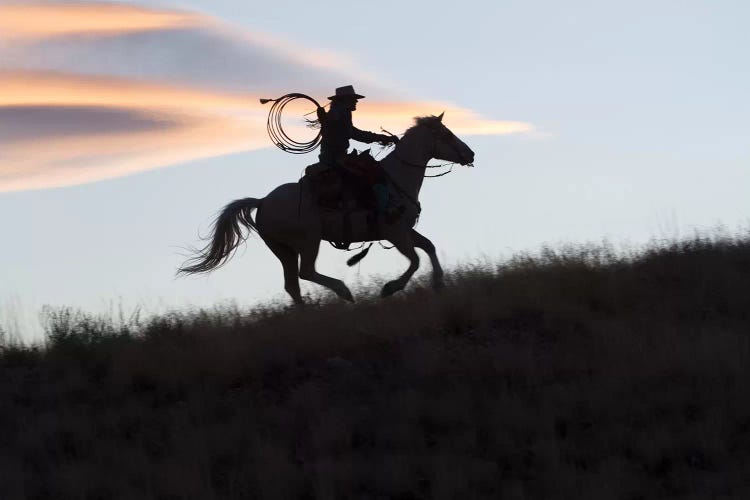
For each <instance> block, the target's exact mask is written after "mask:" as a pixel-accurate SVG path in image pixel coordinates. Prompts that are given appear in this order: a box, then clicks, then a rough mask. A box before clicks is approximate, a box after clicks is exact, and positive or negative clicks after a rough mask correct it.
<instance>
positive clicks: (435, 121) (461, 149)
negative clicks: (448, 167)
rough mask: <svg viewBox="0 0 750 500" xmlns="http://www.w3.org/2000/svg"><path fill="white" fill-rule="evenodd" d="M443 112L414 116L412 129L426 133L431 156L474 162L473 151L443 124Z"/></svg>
mask: <svg viewBox="0 0 750 500" xmlns="http://www.w3.org/2000/svg"><path fill="white" fill-rule="evenodd" d="M444 114H445V113H441V114H440V115H439V116H423V117H421V118H416V119H415V121H416V125H415V126H414V127H412V129H413V130H415V131H417V130H419V131H424V132H423V133H425V134H427V135H428V139H427V140H428V141H429V142H430V143H431V144H432V149H431V150H430V151H431V152H430V157H431V158H434V159H437V160H443V161H450V162H455V163H460V164H461V165H471V164H472V163H474V151H472V150H471V148H469V146H467V145H466V143H465V142H464V141H462V140H461V139H459V138H458V137H456V135H455V134H454V133H453V132H451V131H450V130H449V129H448V127H446V126H445V125H444V124H443V115H444Z"/></svg>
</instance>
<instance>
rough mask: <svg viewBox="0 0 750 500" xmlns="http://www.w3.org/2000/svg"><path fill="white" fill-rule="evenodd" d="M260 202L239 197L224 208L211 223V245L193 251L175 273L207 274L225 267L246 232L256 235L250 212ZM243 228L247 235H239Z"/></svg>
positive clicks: (243, 239) (242, 241) (255, 227)
mask: <svg viewBox="0 0 750 500" xmlns="http://www.w3.org/2000/svg"><path fill="white" fill-rule="evenodd" d="M260 203H261V200H259V199H257V198H243V199H241V200H235V201H233V202H232V203H230V204H229V205H227V206H226V207H224V210H222V211H221V214H219V216H218V217H217V218H216V221H214V224H213V236H212V237H211V238H210V239H211V242H210V243H208V244H207V245H206V246H205V247H204V248H203V249H202V250H197V251H196V254H197V255H195V256H194V257H192V258H190V259H188V260H187V261H186V262H185V264H183V266H182V267H180V268H179V269H178V270H177V274H178V275H180V274H197V273H207V272H210V271H213V270H214V269H218V268H220V267H221V266H223V265H224V264H226V263H227V262H228V261H229V259H230V258H231V257H232V254H234V251H235V250H237V247H239V246H240V244H242V243H244V242H245V240H246V239H247V237H248V236H249V235H250V233H252V232H253V231H255V232H256V233H257V232H258V227H257V226H256V224H255V221H254V220H253V216H252V211H253V209H256V208H258V207H260ZM243 227H244V228H246V229H247V230H248V232H247V234H243Z"/></svg>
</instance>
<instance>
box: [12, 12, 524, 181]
mask: <svg viewBox="0 0 750 500" xmlns="http://www.w3.org/2000/svg"><path fill="white" fill-rule="evenodd" d="M22 18H23V19H30V20H31V21H30V22H21V21H20V20H21V19H22ZM0 33H2V34H0V192H2V191H13V190H23V189H39V188H49V187H58V186H65V185H72V184H79V183H84V182H93V181H97V180H102V179H109V178H112V177H116V176H122V175H128V174H132V173H135V172H140V171H145V170H149V169H153V168H159V167H164V166H167V165H174V164H178V163H183V162H186V161H190V160H194V159H198V158H204V157H210V156H216V155H222V154H227V153H232V152H238V151H248V150H252V149H258V148H262V147H269V146H271V144H270V141H269V140H268V138H267V136H266V130H265V119H266V116H267V113H268V106H265V107H264V106H261V105H260V104H259V102H258V98H259V97H275V96H278V95H281V94H284V93H286V92H289V91H298V90H303V91H305V92H308V93H311V94H313V95H318V96H326V95H329V94H330V92H331V90H332V89H333V88H334V87H336V86H339V85H342V84H347V83H355V85H356V86H357V89H358V90H360V91H361V92H364V93H365V94H366V95H370V96H376V97H377V98H373V97H371V98H369V99H366V100H364V101H363V102H362V103H361V105H360V107H359V111H357V116H356V120H357V124H358V126H360V127H361V128H369V129H371V130H377V129H378V128H379V127H380V126H381V125H382V126H384V127H386V128H388V129H389V130H392V131H394V132H398V131H402V130H403V129H405V128H407V127H409V126H410V125H411V121H412V117H414V116H420V115H426V114H435V113H439V112H441V111H443V110H445V111H446V118H445V122H446V124H447V125H448V126H449V127H450V128H451V129H452V130H454V131H455V132H456V133H458V134H463V135H477V134H512V133H528V132H530V131H532V130H533V127H532V126H531V125H530V124H527V123H523V122H517V121H500V120H488V119H485V118H483V117H481V116H480V115H479V114H477V113H475V112H473V111H471V110H468V109H465V108H462V107H461V106H458V105H455V104H449V103H442V102H432V101H420V100H414V99H408V98H406V97H404V95H403V94H402V93H401V92H399V91H398V89H396V88H394V87H393V86H389V85H385V84H382V83H381V82H379V81H378V80H376V79H374V78H368V77H366V75H365V74H364V73H363V72H362V71H361V70H359V69H357V68H356V66H355V65H353V64H351V63H349V62H347V60H346V58H345V57H342V56H340V55H337V54H331V53H325V52H315V51H311V50H309V49H308V48H298V47H294V46H293V45H291V44H289V43H288V42H285V41H283V40H279V39H277V38H276V37H274V36H273V35H270V34H263V33H255V32H253V33H249V32H243V31H239V30H237V29H235V28H232V27H229V26H228V25H226V24H224V23H221V22H220V21H219V20H217V19H214V18H211V17H209V16H204V15H202V14H197V13H191V12H184V11H175V10H158V9H147V8H143V7H136V6H131V5H124V4H110V3H106V4H103V3H63V2H57V3H44V4H39V3H32V4H10V5H8V4H6V5H0ZM300 86H304V89H301V88H300ZM321 100H325V99H324V97H321ZM311 110H312V108H310V109H299V110H298V113H299V114H300V115H301V114H302V112H303V111H311ZM300 123H301V120H300ZM298 130H299V129H298ZM302 133H307V134H309V131H308V132H304V131H303V132H302Z"/></svg>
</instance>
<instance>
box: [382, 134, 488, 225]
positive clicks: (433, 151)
mask: <svg viewBox="0 0 750 500" xmlns="http://www.w3.org/2000/svg"><path fill="white" fill-rule="evenodd" d="M380 130H382V131H383V132H385V133H386V134H389V135H392V136H395V134H392V133H390V132H388V131H387V130H385V129H384V128H382V127H381V129H380ZM446 130H447V129H446ZM448 133H449V134H450V135H451V136H453V137H454V138H456V137H455V135H454V134H453V133H452V132H450V131H448ZM432 136H433V139H434V141H433V144H432V148H431V152H430V158H434V157H435V155H436V153H437V146H438V143H439V142H440V141H439V140H438V137H437V132H433V134H432ZM449 144H450V146H451V147H452V148H453V150H454V151H455V153H456V156H458V157H459V158H461V157H462V156H463V155H462V154H461V152H460V151H459V150H458V147H457V146H456V144H455V143H454V142H450V143H449ZM393 155H394V157H395V158H396V159H397V160H398V161H399V162H401V163H402V164H403V165H406V166H408V167H412V168H419V169H424V170H425V174H424V177H425V178H427V179H433V178H435V177H442V176H444V175H448V174H450V173H451V172H452V171H453V167H454V166H455V165H466V166H468V167H473V166H474V163H473V162H472V163H465V164H462V163H459V162H457V161H450V162H445V163H441V164H440V165H419V164H418V163H414V162H411V161H408V160H404V159H403V158H402V157H401V156H400V155H398V154H396V153H395V151H394V153H393ZM444 167H449V168H448V170H446V171H445V172H441V173H439V174H436V175H427V173H426V172H427V170H426V169H428V168H444ZM384 172H385V171H384ZM385 175H386V178H387V179H388V182H390V183H391V185H392V186H393V187H394V188H396V191H398V192H399V193H400V194H401V195H402V196H403V197H404V198H406V199H407V200H409V201H410V202H411V203H412V204H413V205H414V206H415V207H416V208H417V215H419V214H420V213H421V212H422V205H421V204H420V203H419V201H418V200H416V199H414V197H413V196H411V195H410V194H409V193H407V192H406V191H405V190H404V189H403V188H402V187H401V186H400V185H399V184H398V183H397V182H396V181H395V180H394V179H393V177H391V176H390V175H388V172H385Z"/></svg>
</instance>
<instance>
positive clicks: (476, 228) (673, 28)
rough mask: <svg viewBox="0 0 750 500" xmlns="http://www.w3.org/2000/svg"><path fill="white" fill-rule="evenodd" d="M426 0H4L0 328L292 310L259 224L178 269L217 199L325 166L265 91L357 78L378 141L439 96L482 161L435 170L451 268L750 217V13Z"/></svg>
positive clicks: (436, 201) (425, 219)
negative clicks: (268, 124) (233, 307)
mask: <svg viewBox="0 0 750 500" xmlns="http://www.w3.org/2000/svg"><path fill="white" fill-rule="evenodd" d="M436 5H437V4H435V3H434V2H426V1H425V2H422V1H413V2H395V1H389V0H383V1H379V2H373V3H370V2H367V3H362V4H356V5H355V4H352V3H351V2H341V1H322V2H315V3H313V2H292V1H277V2H274V3H273V4H269V5H267V6H259V5H258V4H257V3H252V2H236V1H223V0H211V1H208V0H191V1H177V2H175V1H164V2H162V1H159V2H138V3H134V2H103V1H100V2H71V1H67V2H23V3H19V2H4V1H2V0H0V226H1V227H2V228H3V238H2V243H3V244H2V245H0V258H2V262H3V265H2V267H0V326H2V327H3V328H4V329H5V330H6V331H11V332H12V333H14V334H16V335H19V336H22V337H24V338H27V339H30V338H33V337H34V336H38V335H39V331H40V328H39V321H38V316H39V311H40V309H41V308H42V307H43V306H45V305H50V306H52V307H61V306H71V307H76V308H82V309H85V310H87V311H92V312H97V313H98V312H101V313H104V314H114V313H117V311H119V310H120V309H122V310H123V311H124V313H125V314H129V313H130V312H132V311H133V310H135V309H136V308H138V307H140V308H142V309H143V311H144V312H146V313H149V312H153V313H157V312H162V311H165V310H168V309H170V308H186V307H192V306H202V307H205V306H211V305H213V304H220V303H225V302H227V301H234V302H236V303H237V304H239V305H240V306H243V307H246V306H251V305H252V304H255V303H259V302H269V301H273V300H286V297H285V295H284V292H283V288H282V283H283V280H282V275H281V267H280V265H279V264H278V262H277V261H276V260H275V258H274V257H273V255H272V254H271V253H270V251H269V250H268V249H267V248H265V246H264V245H263V244H262V243H261V242H260V241H259V240H258V239H257V238H256V239H252V238H251V239H250V240H248V242H247V244H246V246H245V248H243V249H242V250H241V251H240V252H239V253H238V255H237V257H236V258H235V259H234V260H233V261H232V262H230V263H229V264H228V265H227V266H226V267H225V268H223V269H220V270H218V271H216V272H214V273H212V274H211V275H209V276H207V277H196V278H179V279H176V278H175V277H174V272H175V270H176V268H177V267H178V266H179V265H180V264H181V263H182V261H183V260H184V256H185V247H188V246H190V245H193V246H195V245H198V244H199V243H200V242H199V240H198V236H199V234H200V235H205V234H206V233H207V232H208V230H209V228H210V223H211V221H212V219H213V217H214V216H215V215H216V213H217V212H218V211H219V210H220V209H221V208H222V207H223V206H224V205H225V204H226V203H228V202H229V201H231V200H233V199H236V198H241V197H246V196H253V197H261V196H264V195H265V194H267V193H268V192H269V191H270V190H272V189H273V188H274V187H275V186H277V185H279V184H282V183H285V182H291V181H295V180H296V179H298V178H299V176H300V173H301V171H302V170H303V169H304V167H305V166H306V165H307V164H309V163H312V162H314V161H315V154H311V155H308V156H296V155H289V154H285V153H284V152H282V151H280V150H278V149H276V148H274V147H273V146H272V144H271V143H270V140H269V139H268V137H267V135H266V130H265V120H266V114H267V112H268V107H267V106H265V107H264V106H261V105H260V104H259V102H258V98H259V97H277V96H279V95H282V94H284V93H287V92H303V93H306V94H310V95H312V96H314V97H315V98H316V99H318V100H319V101H321V102H322V101H326V99H325V98H326V96H328V95H331V94H332V93H333V90H334V89H335V88H336V87H338V86H341V85H347V84H352V85H354V87H355V89H356V90H357V91H358V92H359V93H362V94H364V95H366V96H367V98H366V99H364V100H363V101H362V102H361V103H360V105H359V107H358V111H356V113H355V116H354V119H355V124H356V125H357V126H359V127H360V128H363V129H369V130H373V131H379V129H380V127H384V128H386V129H388V130H391V131H394V132H399V131H403V130H404V129H405V128H407V127H408V126H409V125H410V124H411V120H412V117H414V116H418V115H425V114H438V113H440V112H442V111H445V112H446V114H445V119H444V123H445V124H446V125H447V126H448V127H449V128H450V129H451V130H453V131H454V132H455V133H456V134H457V135H458V136H459V137H461V138H462V139H463V140H464V141H465V142H466V143H467V144H468V145H469V146H470V147H471V148H472V149H473V150H474V151H475V152H476V161H475V165H476V167H475V168H473V169H470V168H464V167H461V168H458V169H455V170H454V172H453V173H451V174H450V175H448V176H445V177H441V178H439V179H434V180H429V181H426V182H425V186H424V187H423V190H422V193H421V201H422V205H423V207H424V210H423V214H422V217H421V219H420V221H419V230H420V231H421V232H422V233H423V234H425V235H426V236H428V237H429V238H431V239H432V240H433V242H434V243H435V244H436V246H437V248H438V255H439V256H440V257H441V259H442V260H443V261H444V263H445V264H446V265H447V266H449V267H450V266H451V265H457V264H461V263H469V262H473V261H476V260H477V259H479V260H481V259H496V258H501V257H507V256H510V255H513V254H514V253H517V252H523V251H531V252H533V251H536V250H538V249H539V248H540V247H541V246H542V245H545V244H550V245H553V246H555V245H559V244H562V243H585V242H601V241H604V240H607V241H609V242H612V243H613V244H616V245H620V244H623V245H624V244H628V245H638V244H641V243H644V242H647V241H649V240H650V239H653V238H662V237H680V236H689V235H690V234H692V232H693V231H695V230H707V229H711V228H714V227H716V226H718V225H723V226H724V227H726V228H728V230H730V231H732V230H736V229H738V228H744V227H747V226H748V224H749V221H750V216H749V214H750V196H748V190H749V187H750V168H749V167H750V139H749V138H750V124H748V120H747V117H748V116H750V90H749V89H750V62H748V58H747V47H748V45H749V43H750V35H749V34H748V33H747V30H746V26H747V25H748V22H749V21H750V4H747V3H746V2H742V1H718V2H707V1H704V2H697V1H661V2H650V1H648V2H647V1H633V2H593V1H569V2H553V1H547V2H542V1H537V2H533V1H532V2H529V1H464V2H460V3H456V4H453V5H448V4H444V5H443V4H441V5H440V7H437V6H436ZM306 111H309V110H308V109H304V108H303V107H300V108H295V109H294V110H291V111H290V113H291V112H297V113H298V114H302V113H303V112H306ZM295 132H297V133H300V134H303V135H304V134H305V133H309V132H307V131H304V130H298V129H295ZM358 146H359V147H361V148H364V147H365V146H362V145H358ZM347 257H348V255H346V254H344V253H341V252H337V251H335V250H333V249H328V248H325V247H323V250H322V252H321V256H320V258H319V261H318V262H319V265H318V268H319V270H321V271H322V272H325V273H326V274H330V275H334V276H338V277H342V278H343V279H344V280H345V281H346V282H347V283H348V284H349V285H350V286H352V287H353V288H355V289H356V288H357V286H362V285H365V284H366V283H368V282H371V281H374V282H376V283H382V282H383V281H384V280H386V279H388V278H390V277H392V276H395V275H398V274H400V273H401V272H402V271H403V269H404V268H405V267H406V265H407V264H406V260H405V259H404V258H403V257H401V256H400V255H398V254H397V253H396V252H395V250H392V251H390V252H388V251H385V250H382V249H377V250H375V249H374V250H373V251H372V252H371V253H370V256H368V258H367V259H365V261H363V262H362V263H361V264H360V265H359V266H357V267H355V268H352V269H349V268H347V267H346V266H345V264H344V262H345V260H346V258H347ZM420 269H421V270H422V271H424V270H428V269H429V265H428V262H427V259H426V258H423V259H422V266H421V268H420ZM316 287H317V286H316V285H308V286H306V287H305V288H304V290H306V291H308V292H310V291H314V290H316Z"/></svg>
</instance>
